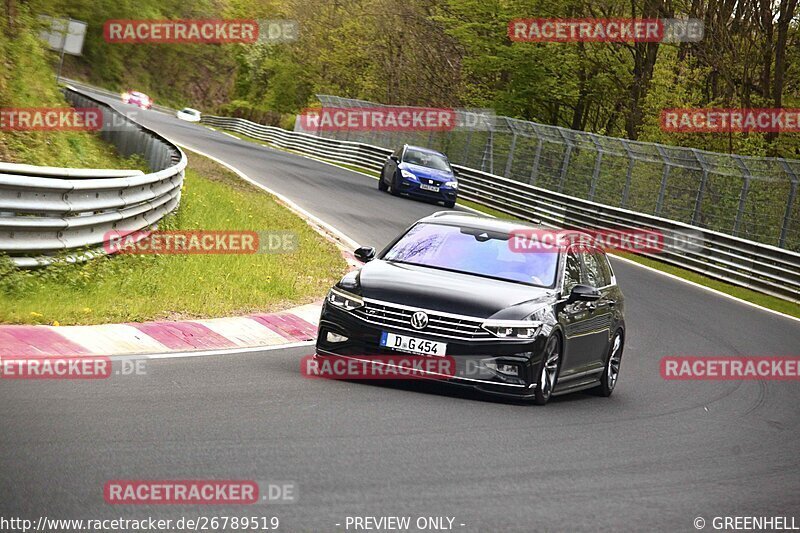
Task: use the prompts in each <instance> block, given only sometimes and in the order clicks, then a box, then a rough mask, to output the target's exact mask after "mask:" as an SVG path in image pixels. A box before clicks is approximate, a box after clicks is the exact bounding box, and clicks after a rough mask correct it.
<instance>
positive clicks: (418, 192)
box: [378, 144, 458, 207]
mask: <svg viewBox="0 0 800 533" xmlns="http://www.w3.org/2000/svg"><path fill="white" fill-rule="evenodd" d="M457 175H458V173H457V172H456V170H455V169H453V167H451V166H450V161H448V160H447V156H445V155H444V154H442V153H440V152H437V151H436V150H429V149H428V148H421V147H419V146H410V145H408V144H406V145H404V146H403V147H402V148H398V149H397V150H395V151H394V152H392V155H390V156H389V157H388V158H387V159H386V163H385V164H384V165H383V169H382V170H381V176H380V179H379V180H378V189H379V190H381V191H389V192H390V193H391V194H393V195H395V196H400V195H401V194H408V195H409V196H414V197H416V198H420V199H423V200H431V201H436V202H444V205H445V207H453V206H455V205H456V199H457V197H458V180H457V179H456V176H457Z"/></svg>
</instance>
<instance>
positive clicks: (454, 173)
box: [453, 168, 461, 176]
mask: <svg viewBox="0 0 800 533" xmlns="http://www.w3.org/2000/svg"><path fill="white" fill-rule="evenodd" d="M459 174H461V172H459V171H458V169H455V168H454V169H453V176H458V175H459Z"/></svg>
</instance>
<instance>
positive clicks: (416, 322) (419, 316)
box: [411, 311, 428, 329]
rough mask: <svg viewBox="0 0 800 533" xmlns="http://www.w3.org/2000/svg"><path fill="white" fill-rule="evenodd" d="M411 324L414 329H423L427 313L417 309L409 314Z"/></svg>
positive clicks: (426, 323)
mask: <svg viewBox="0 0 800 533" xmlns="http://www.w3.org/2000/svg"><path fill="white" fill-rule="evenodd" d="M411 325H412V326H414V327H415V328H416V329H425V326H427V325H428V315H426V314H425V313H423V312H422V311H417V312H416V313H414V314H413V315H411Z"/></svg>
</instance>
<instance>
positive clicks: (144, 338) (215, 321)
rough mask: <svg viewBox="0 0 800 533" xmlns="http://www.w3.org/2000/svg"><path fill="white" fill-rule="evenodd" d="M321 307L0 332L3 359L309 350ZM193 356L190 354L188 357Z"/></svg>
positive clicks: (0, 329) (6, 328)
mask: <svg viewBox="0 0 800 533" xmlns="http://www.w3.org/2000/svg"><path fill="white" fill-rule="evenodd" d="M319 314H320V305H319V304H308V305H303V306H300V307H295V308H293V309H289V310H287V311H282V312H278V313H269V314H252V315H248V316H243V317H229V318H210V319H205V320H186V321H176V322H172V321H159V322H142V323H128V324H102V325H96V326H0V357H3V356H6V357H9V356H65V355H106V356H114V355H137V354H162V355H163V356H168V354H175V353H182V352H203V353H211V352H220V353H222V352H224V351H232V352H236V351H246V350H244V349H252V350H254V351H255V350H258V349H265V348H266V349H269V348H277V347H288V346H290V345H303V344H308V343H310V342H312V341H314V339H315V338H316V334H317V324H318V323H319ZM187 355H190V354H187Z"/></svg>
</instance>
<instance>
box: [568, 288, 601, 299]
mask: <svg viewBox="0 0 800 533" xmlns="http://www.w3.org/2000/svg"><path fill="white" fill-rule="evenodd" d="M599 299H600V291H598V290H597V289H595V288H594V287H590V286H588V285H580V284H578V285H575V286H574V287H572V292H570V293H569V298H567V303H572V302H595V301H597V300H599Z"/></svg>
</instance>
